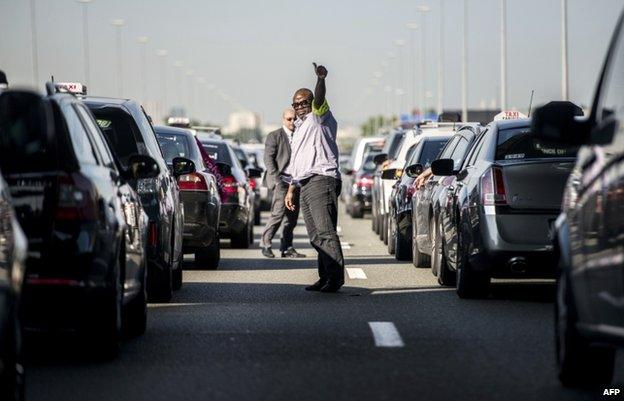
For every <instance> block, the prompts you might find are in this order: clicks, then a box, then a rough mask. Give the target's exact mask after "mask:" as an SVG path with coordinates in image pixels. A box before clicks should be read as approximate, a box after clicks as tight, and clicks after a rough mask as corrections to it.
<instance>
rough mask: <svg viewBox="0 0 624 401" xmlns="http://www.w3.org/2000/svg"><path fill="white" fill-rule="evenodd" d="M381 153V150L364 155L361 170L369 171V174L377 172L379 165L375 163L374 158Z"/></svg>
mask: <svg viewBox="0 0 624 401" xmlns="http://www.w3.org/2000/svg"><path fill="white" fill-rule="evenodd" d="M378 154H379V151H377V152H374V151H373V152H370V153H368V154H367V155H366V156H365V157H364V161H363V163H362V166H361V167H360V170H361V171H362V172H364V173H368V174H373V173H374V172H375V169H376V168H377V165H376V164H375V162H374V161H373V159H374V158H375V156H377V155H378Z"/></svg>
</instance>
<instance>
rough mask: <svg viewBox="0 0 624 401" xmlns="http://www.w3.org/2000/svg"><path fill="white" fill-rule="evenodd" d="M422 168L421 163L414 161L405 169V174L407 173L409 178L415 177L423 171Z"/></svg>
mask: <svg viewBox="0 0 624 401" xmlns="http://www.w3.org/2000/svg"><path fill="white" fill-rule="evenodd" d="M423 170H424V168H423V165H422V164H420V163H415V164H412V165H411V166H408V167H407V168H406V169H405V174H407V176H408V177H410V178H416V177H418V176H419V175H420V174H421V173H422V172H423Z"/></svg>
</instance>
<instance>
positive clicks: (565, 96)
mask: <svg viewBox="0 0 624 401" xmlns="http://www.w3.org/2000/svg"><path fill="white" fill-rule="evenodd" d="M569 83H570V80H569V77H568V0H561V98H562V100H569V98H570V93H569V89H568V86H569Z"/></svg>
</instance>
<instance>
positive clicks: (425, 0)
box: [0, 0, 624, 124]
mask: <svg viewBox="0 0 624 401" xmlns="http://www.w3.org/2000/svg"><path fill="white" fill-rule="evenodd" d="M440 1H441V0H416V1H414V0H410V1H407V0H386V1H366V0H359V1H356V0H333V1H329V0H313V1H307V2H306V1H278V0H263V1H251V0H246V1H243V0H228V1H225V0H223V1H207V0H177V1H172V0H150V1H145V0H143V1H138V0H137V1H134V0H94V1H93V3H91V4H89V5H88V20H89V28H88V29H89V48H90V65H91V80H90V82H88V86H89V91H90V93H91V94H101V95H111V96H115V95H117V73H116V71H117V69H116V65H117V64H116V63H117V58H116V47H115V46H116V42H115V28H114V27H113V26H111V24H110V22H111V20H113V19H115V18H123V19H124V20H125V26H124V27H123V28H122V32H123V33H122V35H123V36H122V37H123V39H122V43H123V55H122V60H123V83H124V92H123V95H124V96H126V97H133V98H136V99H139V100H141V98H142V89H141V88H142V86H141V85H142V84H141V83H142V78H143V74H142V72H141V62H140V60H141V56H140V55H141V45H140V44H139V43H138V42H137V38H138V37H139V36H143V35H144V36H147V37H148V38H149V39H148V43H147V44H146V45H145V46H146V50H147V65H148V68H147V75H146V79H147V100H148V101H156V100H158V99H162V97H163V94H164V87H163V84H162V76H163V75H162V72H161V64H160V62H161V60H160V59H159V58H158V57H157V56H156V51H157V49H166V50H167V51H168V56H167V57H166V59H165V61H166V77H167V78H166V82H167V100H168V103H169V105H172V104H180V103H183V104H185V105H186V106H187V107H188V103H189V99H190V98H191V96H190V95H189V86H190V85H189V83H190V82H193V83H194V86H193V88H194V89H193V90H194V94H195V100H194V101H193V104H194V108H193V109H192V110H191V112H192V114H193V115H195V116H197V117H200V118H201V119H203V120H211V121H216V122H220V123H225V122H226V119H227V114H228V113H229V112H231V111H232V110H233V109H232V107H231V106H230V104H229V103H227V102H225V101H223V100H222V99H221V98H219V97H217V96H215V95H214V93H211V92H209V91H208V89H207V85H208V84H214V85H215V86H216V87H217V88H218V89H220V90H221V91H222V92H223V93H224V94H226V95H228V96H231V97H232V98H233V99H235V100H236V101H237V102H238V103H240V104H242V105H243V106H244V107H246V108H248V109H250V110H253V111H257V112H259V113H260V115H261V116H262V117H263V118H264V119H265V120H266V121H268V122H276V121H279V115H280V113H281V110H282V109H283V108H284V106H286V105H288V104H289V103H290V102H291V96H292V94H293V92H294V90H296V89H297V88H299V87H302V86H309V87H311V86H312V85H313V84H314V82H315V81H314V75H313V70H312V67H311V63H312V61H317V62H320V63H323V64H325V65H326V66H327V68H328V70H329V77H328V82H327V85H328V99H329V101H330V103H331V105H332V108H333V110H334V114H335V115H336V117H337V118H338V119H339V121H342V123H343V124H349V123H358V122H361V121H362V120H364V119H365V118H366V117H367V116H369V115H370V114H371V113H374V112H375V113H378V112H383V111H384V110H385V105H386V101H385V96H383V95H382V94H381V93H380V92H379V91H373V92H372V93H371V94H369V95H368V96H367V97H366V96H365V94H366V90H367V88H369V87H370V84H371V79H372V78H373V73H374V72H375V71H383V70H384V69H383V68H382V67H381V63H382V61H383V60H385V59H387V57H388V52H394V53H396V54H399V53H402V57H400V58H398V59H394V60H391V63H390V65H389V66H388V67H387V69H386V70H385V75H384V77H383V78H382V80H381V84H382V85H386V84H388V83H389V84H390V85H392V86H395V83H396V74H397V71H399V70H402V71H403V74H402V81H403V84H402V85H401V87H403V89H405V90H406V91H409V93H408V94H407V95H406V97H407V98H408V99H411V94H410V93H411V88H410V87H411V77H410V76H409V75H408V74H409V73H412V72H413V70H412V68H411V64H412V63H411V51H410V46H411V43H410V42H409V39H410V37H411V36H410V31H409V30H408V29H407V28H406V26H405V25H406V23H408V22H412V21H414V22H417V23H420V22H421V15H420V14H418V13H417V12H416V6H417V5H419V4H426V5H428V6H430V7H431V12H430V13H428V14H427V15H426V21H427V22H426V31H425V32H426V38H427V45H426V52H425V56H426V59H425V60H426V65H427V68H426V70H427V75H426V80H425V82H426V88H427V89H428V90H431V91H432V93H433V98H432V99H431V103H432V104H435V102H436V100H435V99H436V98H435V96H436V88H437V81H436V79H437V65H438V58H437V57H438V56H437V55H438V50H437V49H438V44H439V41H438V40H439V31H440V30H439V21H440V12H439V5H440ZM34 3H35V10H36V29H37V42H38V58H39V63H38V64H39V77H38V82H37V84H38V87H40V88H42V87H43V86H42V84H43V82H44V80H45V79H47V78H48V77H49V76H50V75H51V74H53V75H54V76H55V78H56V79H57V80H59V81H62V80H77V81H84V67H83V66H84V53H83V35H82V21H83V19H82V11H81V7H82V5H81V4H79V3H77V2H76V1H75V0H34ZM568 3H569V5H568V8H569V10H568V17H569V18H568V24H569V52H570V96H571V100H573V101H576V102H578V103H581V104H587V103H589V102H590V99H591V97H592V95H593V90H594V86H595V83H596V78H597V74H598V72H599V69H600V66H601V64H602V61H603V58H604V53H605V50H606V48H607V45H608V41H609V39H610V36H611V33H612V31H613V28H614V25H615V22H616V20H617V17H618V15H619V14H620V13H621V12H622V10H623V9H624V0H569V1H568ZM444 4H445V13H444V24H445V29H444V41H445V47H444V55H445V63H444V78H445V85H444V86H445V90H444V105H445V107H447V108H448V107H453V108H458V107H459V106H460V67H461V64H460V60H461V44H462V32H463V4H464V2H463V0H445V1H444ZM499 7H500V0H468V10H469V14H468V17H469V24H468V29H469V34H468V48H469V56H468V74H469V75H468V76H469V84H468V98H469V106H470V107H478V106H479V105H480V104H483V103H485V104H486V105H488V106H489V105H490V104H491V103H492V102H498V99H499V82H500V80H499V77H500V65H499V54H500V41H499V26H500V22H499V15H500V8H499ZM507 8H508V17H507V21H508V76H509V78H508V79H509V82H508V104H509V106H516V107H518V108H520V109H523V108H526V107H527V105H528V102H529V96H530V92H531V89H535V102H536V103H538V104H539V103H543V102H545V101H547V100H550V99H556V98H559V97H560V96H561V78H560V72H561V55H560V0H507ZM0 10H2V11H1V12H0V69H4V70H5V72H6V73H7V75H8V78H9V81H10V83H11V84H14V85H32V84H33V72H32V35H31V25H30V21H31V18H30V1H28V0H0ZM421 33H422V31H418V33H417V35H420V34H421ZM401 38H402V39H405V40H408V44H407V46H405V47H403V48H402V49H401V50H400V51H399V50H398V48H397V47H396V46H395V45H394V41H395V40H396V39H401ZM175 61H182V62H183V63H184V66H183V67H182V68H177V69H176V68H175V67H174V66H173V64H174V62H175ZM397 62H400V63H401V64H396V63H397ZM399 65H401V66H402V67H399ZM188 69H192V70H194V75H193V77H191V78H189V77H187V76H186V72H187V70H188ZM416 73H417V74H418V70H416ZM392 74H394V75H392ZM197 77H205V78H206V82H207V84H200V83H197V81H196V78H197ZM404 99H405V98H404Z"/></svg>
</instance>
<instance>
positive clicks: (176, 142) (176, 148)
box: [156, 132, 190, 164]
mask: <svg viewBox="0 0 624 401" xmlns="http://www.w3.org/2000/svg"><path fill="white" fill-rule="evenodd" d="M156 138H157V139H158V144H159V145H160V149H161V150H162V153H163V157H164V158H165V160H166V161H167V163H169V164H171V162H172V161H173V158H174V157H186V158H188V157H190V147H189V146H190V145H189V140H188V138H187V136H186V135H181V134H165V133H158V132H157V133H156Z"/></svg>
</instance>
